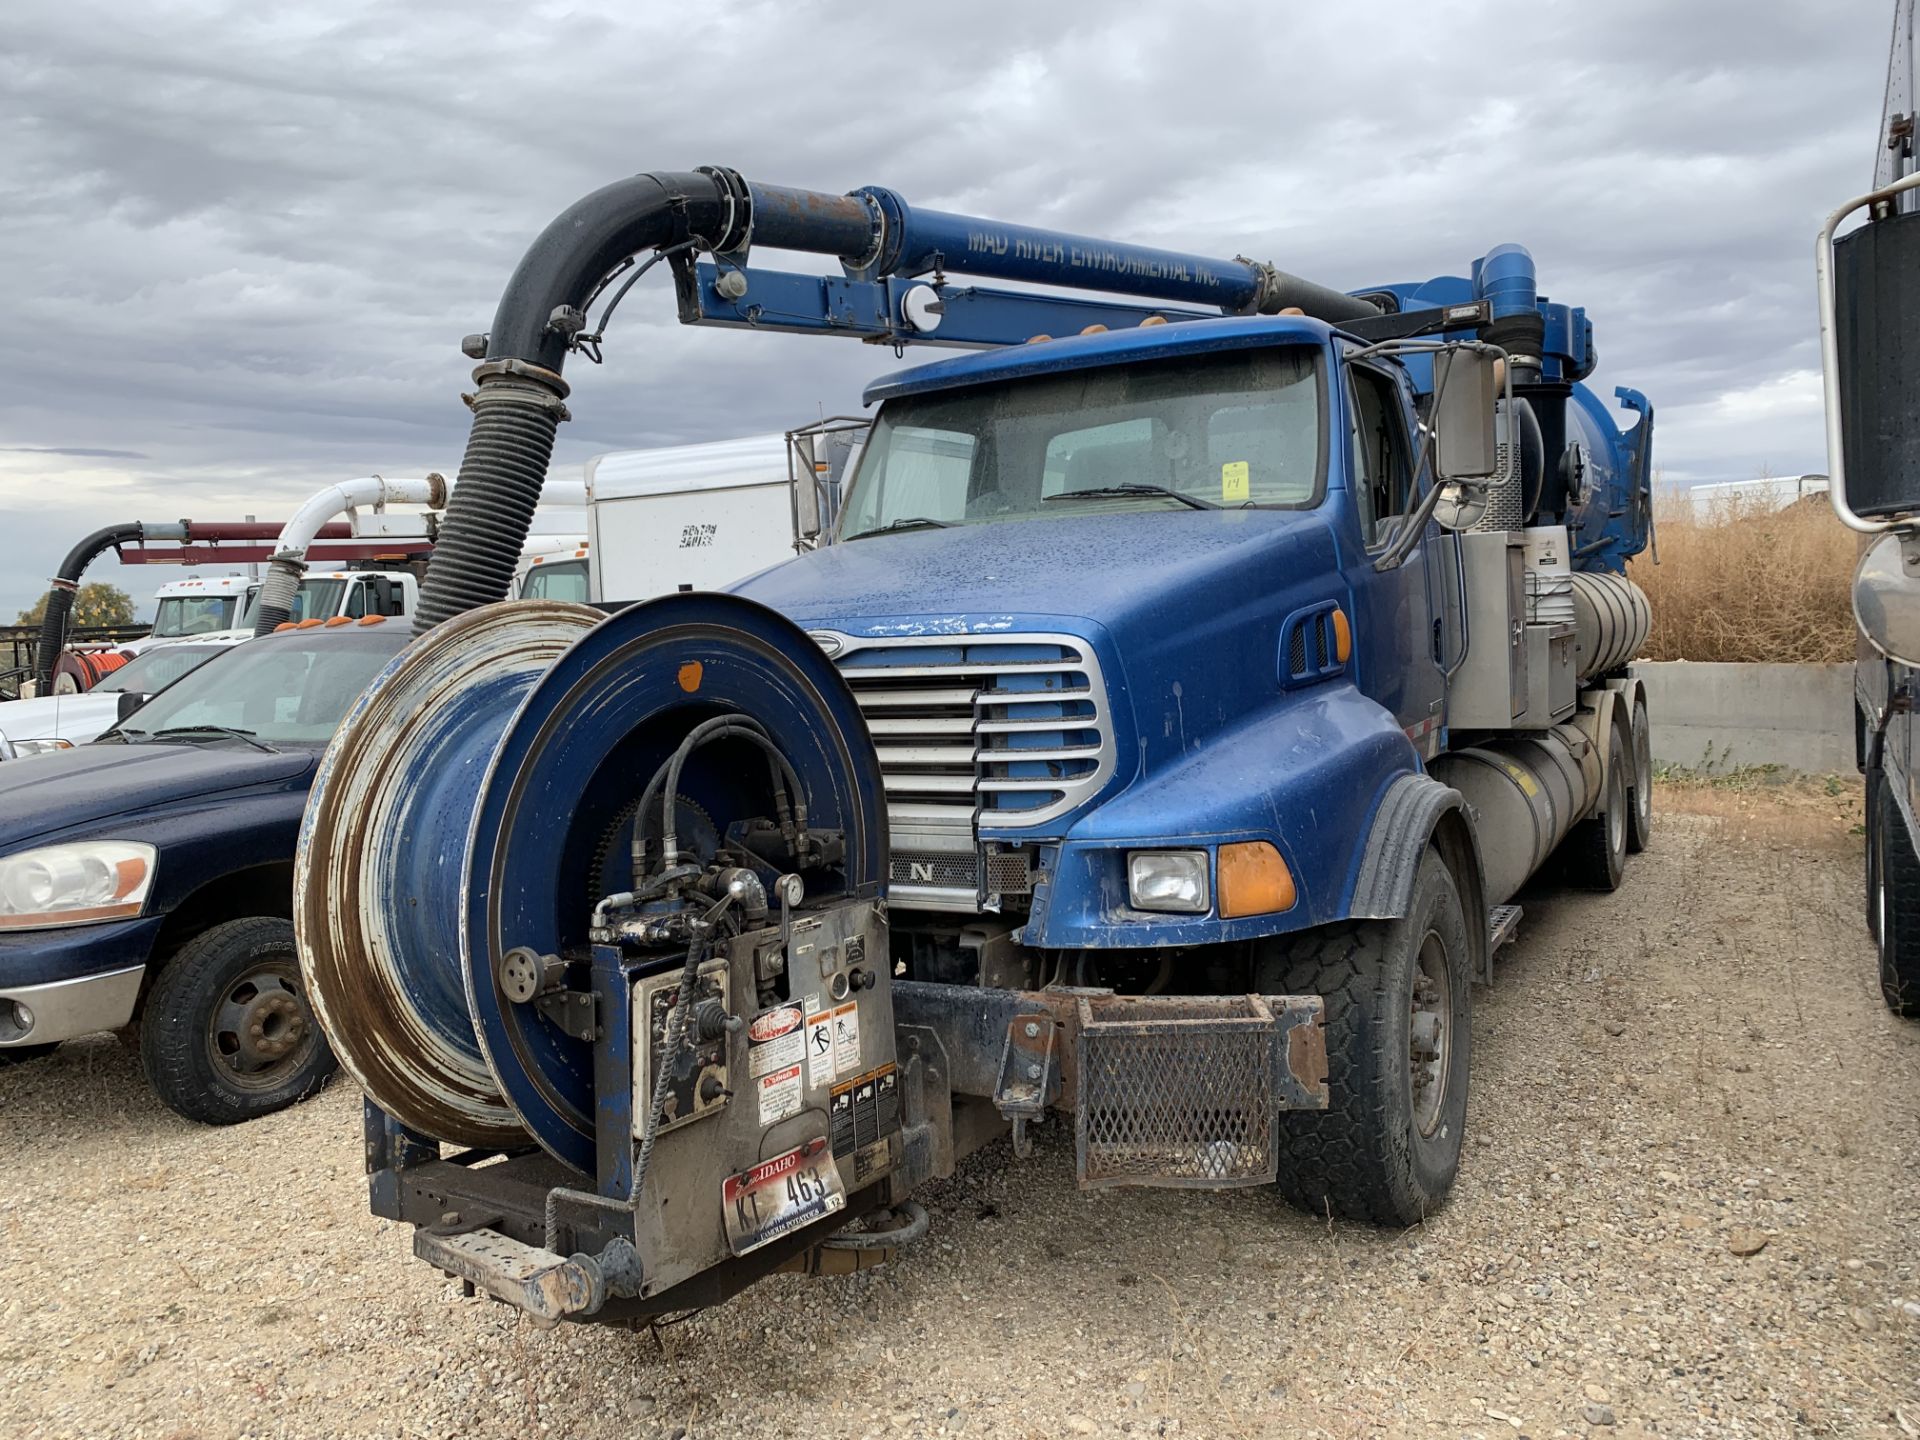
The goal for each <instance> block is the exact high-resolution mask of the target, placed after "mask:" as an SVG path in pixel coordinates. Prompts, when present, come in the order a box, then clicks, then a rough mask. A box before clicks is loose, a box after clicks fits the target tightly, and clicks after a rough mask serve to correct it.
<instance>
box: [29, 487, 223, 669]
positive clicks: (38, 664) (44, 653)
mask: <svg viewBox="0 0 1920 1440" xmlns="http://www.w3.org/2000/svg"><path fill="white" fill-rule="evenodd" d="M186 538H187V525H186V522H185V521H182V520H170V521H141V520H135V521H133V522H132V523H130V524H126V525H109V526H107V527H106V528H104V529H101V530H96V531H94V532H93V534H91V535H89V536H87V538H86V539H84V540H82V541H81V542H80V543H79V544H78V545H76V546H74V547H73V549H71V550H69V551H68V552H67V558H66V559H64V560H62V561H61V562H60V568H59V569H58V570H56V571H54V573H53V578H52V584H51V586H50V587H49V588H48V590H47V605H46V609H45V610H43V611H42V612H41V615H40V644H39V646H38V647H37V648H36V649H35V650H34V652H33V682H34V693H35V694H38V695H45V694H47V693H48V692H49V691H50V690H51V689H52V688H53V667H54V664H55V662H56V661H58V660H59V658H60V651H61V650H62V649H63V648H65V646H66V643H67V620H68V617H70V616H71V615H72V613H73V597H74V594H75V593H76V592H77V591H78V590H79V589H80V577H81V576H82V575H84V574H85V573H86V569H87V566H89V565H91V564H92V563H93V557H94V556H96V555H98V554H99V553H100V552H101V551H103V550H111V549H113V548H115V547H116V546H119V545H124V544H127V543H128V542H130V541H134V540H184V539H186Z"/></svg>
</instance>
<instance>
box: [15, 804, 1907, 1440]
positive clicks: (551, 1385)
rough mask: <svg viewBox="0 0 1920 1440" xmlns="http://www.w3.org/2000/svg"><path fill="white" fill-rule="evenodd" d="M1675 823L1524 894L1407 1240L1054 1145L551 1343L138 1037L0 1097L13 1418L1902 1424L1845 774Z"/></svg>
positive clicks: (212, 1430) (1529, 1427)
mask: <svg viewBox="0 0 1920 1440" xmlns="http://www.w3.org/2000/svg"><path fill="white" fill-rule="evenodd" d="M1660 800H1661V803H1662V805H1663V810H1662V813H1661V817H1660V821H1659V829H1658V833H1657V835H1656V838H1655V843H1654V847H1653V851H1652V853H1651V855H1650V856H1649V857H1648V858H1649V859H1650V860H1651V861H1652V862H1653V863H1651V864H1640V865H1636V866H1634V867H1633V868H1632V869H1630V870H1629V871H1628V874H1627V881H1626V884H1625V886H1624V888H1622V889H1621V890H1620V891H1619V892H1618V893H1617V894H1614V895H1611V896H1588V895H1572V894H1565V893H1557V892H1551V891H1549V892H1547V893H1544V894H1539V893H1535V894H1529V895H1528V896H1526V897H1524V898H1525V902H1526V905H1527V920H1526V922H1525V924H1524V925H1523V928H1522V931H1521V938H1520V940H1519V942H1518V943H1517V944H1516V945H1515V946H1513V947H1512V948H1510V949H1509V950H1508V951H1506V952H1504V954H1503V956H1502V965H1501V971H1502V975H1501V981H1500V983H1499V984H1498V985H1497V986H1496V987H1495V988H1494V989H1493V990H1492V991H1491V992H1482V993H1481V994H1479V995H1478V997H1477V999H1476V1009H1475V1015H1474V1023H1475V1032H1476V1033H1475V1042H1476V1043H1475V1056H1474V1070H1473V1094H1472V1106H1471V1112H1470V1135H1471V1139H1470V1142H1469V1147H1468V1151H1467V1158H1466V1161H1465V1164H1464V1167H1463V1170H1462V1174H1461V1180H1460V1185H1459V1187H1458V1189H1457V1190H1456V1192H1455V1199H1454V1201H1453V1204H1452V1205H1451V1207H1450V1208H1448V1209H1447V1210H1446V1211H1445V1212H1444V1213H1443V1214H1441V1215H1439V1216H1436V1217H1435V1218H1434V1219H1433V1220H1432V1221H1431V1222H1429V1223H1428V1224H1426V1225H1425V1226H1423V1227H1419V1228H1415V1229H1413V1230H1410V1231H1407V1232H1405V1233H1385V1232H1381V1231H1375V1230H1368V1229H1363V1228H1358V1227H1352V1226H1347V1225H1336V1226H1331V1227H1330V1226H1328V1225H1327V1224H1326V1223H1324V1222H1318V1223H1316V1222H1315V1221H1314V1220H1312V1219H1309V1218H1306V1217H1303V1216H1300V1215H1297V1214H1294V1213H1291V1212H1289V1211H1288V1210H1286V1209H1284V1208H1283V1207H1282V1206H1281V1205H1280V1204H1279V1203H1278V1202H1277V1201H1276V1200H1274V1199H1273V1198H1272V1197H1271V1196H1269V1195H1266V1194H1264V1193H1260V1192H1248V1191H1243V1192H1232V1193H1227V1194H1220V1195H1192V1194H1182V1193H1178V1192H1173V1191H1160V1192H1153V1191H1136V1192H1124V1191H1122V1192H1105V1193H1102V1194H1097V1195H1081V1194H1079V1193H1077V1192H1076V1191H1075V1189H1074V1187H1073V1180H1072V1173H1073V1163H1072V1148H1071V1136H1070V1134H1067V1133H1065V1132H1064V1131H1063V1130H1062V1129H1061V1127H1059V1126H1057V1125H1056V1126H1053V1127H1051V1129H1050V1133H1045V1134H1043V1136H1042V1139H1041V1143H1040V1145H1039V1146H1038V1149H1037V1153H1036V1155H1035V1158H1034V1159H1033V1160H1031V1161H1029V1162H1027V1163H1025V1164H1023V1165H1016V1164H1014V1163H1013V1162H1012V1160H1011V1158H1010V1156H1009V1155H1008V1153H1007V1148H1006V1146H1005V1145H1004V1144H1002V1145H1000V1146H997V1147H995V1148H993V1149H990V1150H988V1151H987V1152H985V1153H984V1154H982V1155H980V1156H977V1157H975V1158H974V1159H973V1160H972V1161H971V1162H970V1163H968V1164H967V1166H966V1167H965V1169H964V1170H963V1171H962V1173H961V1174H960V1175H959V1176H958V1177H957V1178H956V1179H955V1180H954V1181H952V1182H951V1183H949V1184H946V1185H944V1186H941V1187H937V1188H936V1189H934V1190H933V1191H932V1192H931V1194H930V1196H929V1197H928V1200H929V1205H930V1208H931V1210H932V1212H933V1230H932V1234H931V1236H930V1238H929V1240H928V1241H927V1242H926V1243H925V1244H924V1245H923V1246H922V1247H921V1248H920V1249H919V1250H918V1251H916V1252H914V1253H913V1254H912V1255H911V1256H910V1257H909V1258H908V1259H906V1260H905V1261H904V1263H902V1264H900V1265H898V1266H896V1267H893V1268H890V1269H884V1270H880V1271H875V1272H870V1273H868V1274H865V1275H860V1276H855V1277H850V1278H842V1279H831V1280H804V1279H800V1278H796V1277H784V1276H783V1277H777V1278H775V1279H774V1280H772V1281H771V1282H769V1283H766V1284H764V1285H762V1286H760V1287H758V1288H757V1289H754V1290H751V1291H749V1292H747V1293H746V1294H745V1295H743V1296H741V1297H739V1298H737V1299H735V1300H733V1301H731V1302H730V1303H728V1304H726V1305H724V1306H722V1307H720V1308H718V1309H716V1310H712V1311H708V1312H706V1313H704V1314H700V1315H697V1316H694V1317H692V1318H690V1319H687V1320H686V1321H684V1323H679V1324H672V1325H668V1326H665V1327H662V1328H659V1329H657V1330H655V1331H652V1332H647V1331H641V1332H639V1333H624V1332H616V1331H603V1330H599V1329H588V1328H582V1329H572V1328H564V1327H563V1328H561V1329H559V1330H555V1331H546V1332H542V1331H538V1330H535V1329H533V1328H531V1327H530V1325H528V1324H527V1322H525V1321H523V1320H520V1319H518V1318H516V1316H515V1315H514V1314H513V1313H512V1312H511V1311H509V1310H507V1309H506V1308H505V1307H503V1306H500V1305H495V1304H488V1303H485V1302H482V1301H472V1300H463V1299H461V1298H460V1295H459V1289H458V1287H457V1286H456V1285H453V1284H451V1283H445V1282H442V1281H441V1280H440V1279H438V1278H437V1277H436V1276H434V1275H433V1274H432V1273H431V1272H429V1271H427V1270H425V1269H424V1268H423V1267H422V1266H421V1265H420V1264H419V1263H418V1262H416V1261H414V1260H412V1259H411V1258H410V1257H409V1255H408V1244H407V1238H406V1232H405V1231H404V1230H403V1229H401V1228H398V1227H395V1226H392V1225H390V1224H388V1223H386V1222H383V1221H379V1220H375V1219H373V1218H372V1217H370V1216H369V1215H368V1214H367V1213H366V1201H365V1194H364V1187H363V1183H362V1179H361V1171H360V1139H359V1135H360V1109H359V1100H358V1097H357V1095H355V1094H354V1093H353V1092H352V1090H351V1089H350V1087H348V1086H346V1085H344V1084H343V1085H337V1086H336V1087H335V1088H333V1089H332V1090H330V1091H329V1092H328V1093H327V1094H325V1095H324V1096H323V1097H321V1098H320V1099H319V1100H318V1101H316V1102H314V1103H312V1104H308V1105H306V1106H303V1107H299V1108H296V1109H294V1110H292V1111H290V1112H287V1113H285V1114H281V1115H276V1116H273V1117H270V1118H268V1119H265V1120H262V1121H259V1122H256V1123H254V1124H252V1125H248V1126H242V1127H236V1128H233V1129H226V1130H207V1129H199V1128H196V1127H194V1126H191V1125H189V1124H187V1123H185V1122H183V1121H180V1120H178V1119H175V1118H174V1117H172V1116H171V1115H169V1114H168V1113H167V1112H165V1111H164V1110H162V1109H161V1108H160V1106H159V1104H158V1102H156V1101H155V1100H154V1099H153V1098H152V1097H151V1096H150V1095H149V1094H148V1092H147V1090H146V1088H145V1087H144V1086H143V1085H142V1084H141V1083H140V1079H139V1073H138V1071H139V1064H138V1060H137V1057H136V1055H135V1053H134V1051H133V1050H132V1049H130V1048H122V1047H121V1046H119V1045H117V1044H116V1043H114V1042H112V1041H108V1040H101V1041H96V1042H92V1043H89V1044H85V1045H75V1046H69V1047H67V1048H66V1049H65V1050H64V1051H62V1052H61V1053H59V1054H58V1055H56V1056H55V1057H53V1058H52V1059H51V1060H50V1061H47V1062H45V1063H40V1064H32V1065H25V1066H20V1067H17V1068H15V1069H13V1070H11V1071H4V1072H0V1115H4V1117H5V1122H6V1123H5V1124H4V1125H0V1413H4V1414H5V1415H6V1417H7V1429H8V1431H9V1432H10V1433H12V1434H23V1433H24V1434H26V1435H30V1436H64V1435H74V1436H80V1435H86V1436H105V1435H114V1436H121V1435H125V1436H151V1437H156V1440H158V1437H172V1440H187V1437H224V1436H239V1435H255V1436H306V1435H391V1436H409V1435H424V1436H451V1435H459V1436H496V1435H497V1436H525V1435H541V1434H550V1435H554V1436H579V1437H594V1440H598V1437H604V1436H613V1435H618V1436H656V1435H657V1436H663V1437H665V1436H674V1435H677V1434H680V1433H682V1432H683V1431H684V1433H685V1434H687V1435H689V1436H692V1437H695V1440H699V1437H706V1436H733V1435H782V1436H794V1437H806V1436H843V1435H844V1436H884V1437H895V1436H900V1437H912V1436H943V1437H944V1436H954V1435H967V1436H986V1435H992V1436H1007V1437H1022V1440H1025V1437H1043V1436H1046V1437H1050V1436H1056V1435H1063V1434H1064V1435H1121V1434H1131V1435H1138V1436H1149V1435H1163V1434H1180V1435H1188V1436H1214V1435H1222V1436H1269V1435H1273V1436H1296V1435H1298V1436H1336V1437H1347V1436H1355V1437H1360V1436H1380V1435H1384V1436H1400V1435H1406V1436H1441V1435H1444V1436H1487V1437H1492V1436H1505V1437H1512V1436H1517V1435H1528V1436H1535V1437H1545V1436H1563V1435H1575V1436H1586V1435H1608V1436H1634V1435H1642V1434H1645V1435H1662V1436H1720V1435H1728V1436H1734V1435H1738V1436H1775V1435H1778V1436H1804V1435H1837V1436H1855V1435H1859V1436H1877V1435H1887V1436H1912V1435H1920V1027H1916V1026H1913V1025H1911V1024H1903V1023H1902V1022H1900V1021H1897V1020H1895V1019H1893V1018H1891V1017H1890V1016H1889V1015H1887V1013H1886V1012H1885V1010H1884V1009H1883V1007H1882V1006H1881V1003H1880V999H1879V996H1878V994H1877V993H1876V991H1875V988H1874V984H1873V978H1872V977H1873V971H1872V964H1871V960H1870V954H1869V948H1868V942H1867V940H1866V938H1865V936H1864V932H1863V929H1862V925H1861V918H1860V914H1859V909H1860V899H1859V897H1860V893H1861V883H1860V874H1859V863H1860V860H1859V844H1860V842H1859V839H1858V837H1857V836H1855V835H1852V834H1850V833H1849V830H1850V828H1851V826H1852V825H1854V824H1857V821H1858V800H1857V786H1856V787H1853V789H1851V790H1847V791H1845V792H1843V793H1842V794H1841V795H1839V797H1838V798H1833V797H1831V796H1828V795H1827V794H1826V793H1825V792H1824V791H1820V792H1814V791H1812V790H1811V789H1809V790H1808V791H1806V792H1798V793H1794V794H1785V793H1783V794H1782V795H1781V796H1780V797H1778V798H1774V797H1769V796H1767V795H1765V794H1762V795H1760V796H1758V797H1757V798H1756V797H1755V796H1754V795H1752V794H1728V793H1725V792H1718V791H1713V790H1693V791H1679V792H1675V791H1670V790H1666V789H1663V792H1662V794H1661V796H1660ZM1676 807H1678V808H1680V809H1682V810H1689V811H1692V812H1693V813H1676ZM1599 936H1609V937H1612V938H1611V939H1609V940H1607V941H1605V942H1602V941H1601V940H1599V939H1597V938H1596V937H1599Z"/></svg>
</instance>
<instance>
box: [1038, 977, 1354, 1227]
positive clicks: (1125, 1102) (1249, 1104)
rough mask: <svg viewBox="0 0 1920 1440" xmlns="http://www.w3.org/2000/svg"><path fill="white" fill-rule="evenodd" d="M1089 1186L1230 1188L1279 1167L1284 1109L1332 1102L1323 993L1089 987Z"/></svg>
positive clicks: (1084, 1116) (1262, 1180) (1085, 1119)
mask: <svg viewBox="0 0 1920 1440" xmlns="http://www.w3.org/2000/svg"><path fill="white" fill-rule="evenodd" d="M1076 1008H1077V1012H1078V1014H1077V1019H1078V1022H1079V1023H1078V1025H1077V1027H1076V1028H1077V1032H1078V1033H1077V1036H1076V1060H1077V1066H1076V1068H1077V1071H1078V1075H1079V1097H1078V1100H1079V1103H1078V1107H1077V1110H1078V1113H1077V1116H1076V1120H1075V1147H1074V1148H1075V1157H1076V1164H1077V1167H1078V1171H1079V1181H1080V1184H1081V1186H1082V1188H1085V1189H1099V1188H1105V1187H1108V1186H1116V1185H1153V1186H1171V1187H1179V1188H1190V1189H1209V1190H1214V1189H1226V1188H1231V1187H1234V1186H1241V1185H1262V1184H1270V1183H1272V1182H1273V1181H1274V1180H1275V1179H1276V1178H1278V1175H1279V1145H1278V1133H1277V1132H1278V1126H1279V1115H1280V1111H1281V1110H1283V1109H1288V1110H1324V1109H1325V1108H1326V1107H1327V1080H1326V1077H1327V1050H1326V1035H1325V1031H1324V1029H1323V1017H1324V1012H1325V1005H1324V1002H1323V1001H1322V1000H1321V998H1320V997H1319V996H1317V995H1293V996H1281V995H1273V996H1263V995H1226V996H1180V995H1168V996H1158V995H1111V994H1091V995H1089V994H1082V995H1081V996H1079V998H1078V1001H1077V1007H1076Z"/></svg>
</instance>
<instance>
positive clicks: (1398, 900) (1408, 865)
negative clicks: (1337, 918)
mask: <svg viewBox="0 0 1920 1440" xmlns="http://www.w3.org/2000/svg"><path fill="white" fill-rule="evenodd" d="M1474 825H1475V822H1474V816H1473V812H1472V810H1471V809H1469V808H1468V806H1467V802H1466V800H1465V799H1464V798H1462V796H1461V794H1460V792H1459V791H1458V790H1455V789H1454V788H1453V787H1452V786H1450V785H1442V784H1441V783H1440V782H1439V781H1438V780H1436V779H1434V778H1433V777H1432V776H1431V775H1427V774H1424V773H1422V774H1417V775H1402V776H1401V777H1400V778H1399V779H1397V780H1395V781H1394V782H1393V784H1391V785H1389V786H1388V787H1387V793H1386V794H1385V795H1383V796H1381V797H1380V803H1379V805H1377V806H1376V807H1375V808H1374V812H1373V824H1372V825H1371V827H1369V829H1368V831H1367V848H1366V851H1365V852H1364V853H1363V854H1362V856H1361V857H1360V870H1359V873H1358V874H1357V875H1356V876H1355V878H1354V883H1353V895H1352V898H1351V899H1350V900H1349V901H1348V902H1347V913H1348V915H1349V916H1351V917H1352V918H1353V919H1355V920H1398V919H1399V918H1400V917H1401V916H1403V915H1405V914H1406V913H1407V907H1408V905H1409V904H1411V903H1412V900H1413V882H1414V877H1415V876H1416V875H1417V874H1418V872H1419V869H1420V860H1421V857H1423V856H1424V855H1425V854H1426V853H1427V850H1428V848H1429V847H1432V848H1434V849H1436V850H1438V851H1439V852H1440V858H1441V859H1443V860H1444V861H1446V863H1447V868H1448V869H1449V870H1451V871H1452V872H1453V878H1454V883H1455V885H1457V886H1458V887H1459V890H1460V905H1461V908H1462V909H1464V910H1465V911H1466V913H1467V915H1468V917H1469V920H1468V924H1467V933H1468V934H1469V935H1472V936H1475V937H1476V940H1475V944H1476V946H1477V949H1476V952H1475V954H1474V955H1473V956H1472V957H1471V958H1472V965H1471V967H1470V968H1471V970H1472V972H1473V973H1474V974H1476V975H1479V976H1480V977H1481V978H1482V979H1483V980H1491V979H1492V978H1493V946H1492V944H1491V939H1490V933H1489V921H1490V919H1491V917H1490V916H1489V915H1488V912H1487V892H1486V884H1485V881H1484V879H1483V878H1482V870H1481V860H1480V835H1479V832H1478V831H1477V830H1476V829H1475V828H1474ZM1474 915H1479V916H1481V917H1483V919H1482V921H1481V923H1480V924H1479V925H1475V924H1473V923H1472V919H1471V917H1472V916H1474Z"/></svg>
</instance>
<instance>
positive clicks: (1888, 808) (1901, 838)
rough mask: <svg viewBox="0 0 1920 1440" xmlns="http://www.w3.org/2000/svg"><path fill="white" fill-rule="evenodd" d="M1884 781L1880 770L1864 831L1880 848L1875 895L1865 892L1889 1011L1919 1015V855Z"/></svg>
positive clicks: (1911, 1017)
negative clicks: (1873, 915) (1869, 826)
mask: <svg viewBox="0 0 1920 1440" xmlns="http://www.w3.org/2000/svg"><path fill="white" fill-rule="evenodd" d="M1886 784H1887V781H1886V777H1885V775H1884V774H1883V775H1882V776H1881V777H1880V787H1879V798H1878V800H1877V801H1876V803H1875V804H1874V807H1873V809H1874V827H1873V832H1872V837H1870V838H1873V837H1877V839H1878V844H1877V846H1875V847H1874V848H1876V849H1878V851H1879V852H1880V859H1879V866H1878V884H1877V886H1876V887H1875V889H1876V890H1877V892H1878V896H1877V899H1876V898H1875V897H1874V896H1873V894H1872V893H1871V892H1870V894H1869V902H1870V903H1871V904H1872V906H1873V908H1874V909H1875V910H1876V911H1877V912H1878V914H1879V920H1880V925H1879V929H1880V933H1879V936H1878V940H1879V954H1880V993H1881V995H1883V996H1884V997H1885V998H1886V1002H1887V1008H1888V1009H1889V1010H1891V1011H1893V1013H1894V1014H1896V1015H1899V1016H1902V1017H1904V1018H1905V1019H1908V1020H1920V855H1916V854H1915V853H1914V848H1913V837H1912V836H1911V835H1910V834H1908V833H1907V822H1906V819H1905V817H1904V816H1902V814H1901V813H1900V807H1899V805H1898V804H1896V803H1895V801H1894V798H1893V796H1892V795H1890V794H1888V793H1887V790H1886Z"/></svg>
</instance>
